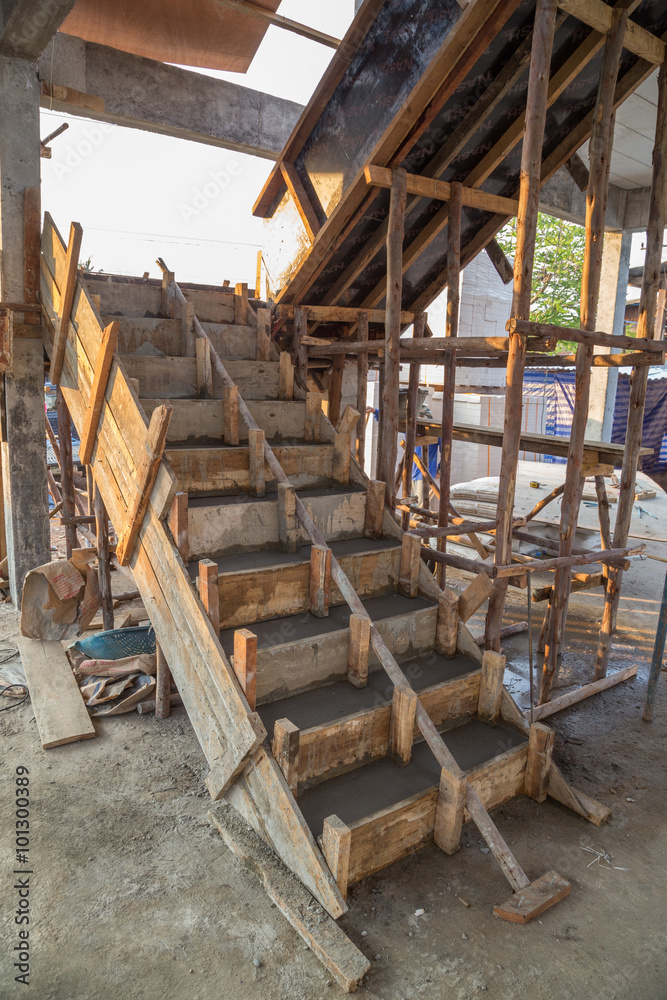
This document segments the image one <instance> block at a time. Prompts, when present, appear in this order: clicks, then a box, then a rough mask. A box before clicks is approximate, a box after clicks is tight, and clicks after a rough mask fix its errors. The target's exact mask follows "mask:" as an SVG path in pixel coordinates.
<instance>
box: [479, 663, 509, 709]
mask: <svg viewBox="0 0 667 1000" xmlns="http://www.w3.org/2000/svg"><path fill="white" fill-rule="evenodd" d="M504 674H505V657H504V656H501V654H500V653H494V652H493V651H492V650H490V649H487V650H486V651H485V653H484V656H483V658H482V676H481V678H480V683H479V700H478V702H477V714H478V715H479V717H480V719H483V720H484V721H485V722H490V723H491V724H492V725H495V724H496V723H497V722H498V720H499V719H500V699H501V697H502V693H503V677H504Z"/></svg>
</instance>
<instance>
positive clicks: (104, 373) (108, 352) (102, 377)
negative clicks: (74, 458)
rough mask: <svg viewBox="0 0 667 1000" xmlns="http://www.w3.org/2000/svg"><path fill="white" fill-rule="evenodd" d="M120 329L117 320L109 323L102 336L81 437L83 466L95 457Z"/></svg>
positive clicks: (80, 456) (80, 450) (80, 452)
mask: <svg viewBox="0 0 667 1000" xmlns="http://www.w3.org/2000/svg"><path fill="white" fill-rule="evenodd" d="M119 329H120V323H119V322H118V321H117V320H114V322H113V323H109V325H108V326H105V328H104V332H103V334H102V340H101V342H100V349H99V353H98V355H97V361H96V362H95V374H94V375H93V384H92V386H91V388H90V398H89V400H88V407H87V409H86V419H85V421H84V424H83V427H82V429H81V435H80V444H79V461H80V462H81V464H82V465H90V460H91V458H92V455H93V448H94V446H95V435H96V434H97V425H98V423H99V420H100V412H101V410H102V403H103V402H104V394H105V392H106V389H107V382H108V381H109V372H110V371H111V364H112V362H113V355H114V351H115V350H116V344H117V343H118V331H119Z"/></svg>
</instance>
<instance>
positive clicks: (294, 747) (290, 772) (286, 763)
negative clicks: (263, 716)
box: [271, 719, 326, 822]
mask: <svg viewBox="0 0 667 1000" xmlns="http://www.w3.org/2000/svg"><path fill="white" fill-rule="evenodd" d="M300 735H301V730H300V729H299V727H298V726H295V725H294V723H293V722H290V720H289V719H276V721H275V723H274V725H273V739H272V740H271V750H272V752H273V756H274V757H275V758H276V763H277V764H278V767H279V768H280V770H281V771H282V772H283V774H284V776H285V781H286V782H287V784H288V785H289V790H290V792H291V793H292V795H294V796H296V794H297V791H298V787H299V738H300ZM325 822H326V820H325Z"/></svg>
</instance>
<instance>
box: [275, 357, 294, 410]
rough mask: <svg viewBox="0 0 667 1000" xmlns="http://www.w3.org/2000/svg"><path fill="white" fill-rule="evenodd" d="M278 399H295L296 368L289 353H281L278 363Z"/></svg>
mask: <svg viewBox="0 0 667 1000" xmlns="http://www.w3.org/2000/svg"><path fill="white" fill-rule="evenodd" d="M278 399H286V400H290V399H294V367H293V365H292V358H291V357H290V355H289V354H288V353H287V351H281V352H280V360H279V363H278Z"/></svg>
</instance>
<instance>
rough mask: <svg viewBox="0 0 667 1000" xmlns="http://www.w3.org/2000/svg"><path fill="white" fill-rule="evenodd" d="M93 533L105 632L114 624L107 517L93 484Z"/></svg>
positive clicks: (102, 502) (100, 496) (98, 493)
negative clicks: (95, 539) (95, 540)
mask: <svg viewBox="0 0 667 1000" xmlns="http://www.w3.org/2000/svg"><path fill="white" fill-rule="evenodd" d="M95 534H96V535H97V579H98V581H99V588H100V599H101V601H102V627H103V629H104V631H105V632H107V631H108V630H109V629H112V628H113V626H114V621H113V596H112V593H111V560H110V559H109V518H108V517H107V511H106V507H105V506H104V501H103V500H102V495H101V494H100V491H99V489H98V488H97V486H95Z"/></svg>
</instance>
